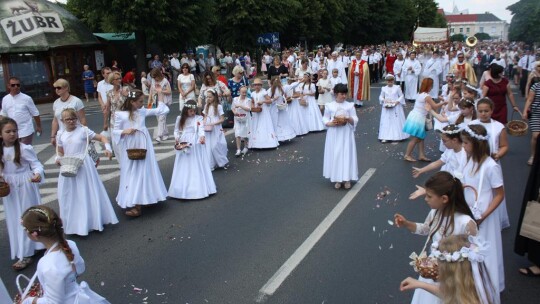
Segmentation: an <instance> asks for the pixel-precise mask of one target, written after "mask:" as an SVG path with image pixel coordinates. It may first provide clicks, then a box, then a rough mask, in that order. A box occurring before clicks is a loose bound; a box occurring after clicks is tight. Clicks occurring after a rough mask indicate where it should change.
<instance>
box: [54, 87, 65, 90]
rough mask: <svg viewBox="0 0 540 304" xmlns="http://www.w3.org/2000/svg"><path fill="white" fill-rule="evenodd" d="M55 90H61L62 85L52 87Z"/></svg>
mask: <svg viewBox="0 0 540 304" xmlns="http://www.w3.org/2000/svg"><path fill="white" fill-rule="evenodd" d="M54 89H55V90H61V89H63V88H62V87H54Z"/></svg>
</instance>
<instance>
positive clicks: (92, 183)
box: [56, 109, 118, 236]
mask: <svg viewBox="0 0 540 304" xmlns="http://www.w3.org/2000/svg"><path fill="white" fill-rule="evenodd" d="M62 123H63V124H64V126H65V129H64V130H63V131H59V132H58V135H57V138H56V142H57V147H58V157H57V160H56V163H57V164H58V165H61V164H62V162H63V157H66V156H68V157H69V156H75V157H77V156H80V155H84V160H83V164H82V165H81V166H80V168H79V169H78V171H77V175H76V176H74V177H65V176H62V175H61V174H60V175H59V176H58V205H59V206H60V216H61V217H62V219H63V220H64V231H65V232H66V233H67V234H77V235H81V236H86V235H88V232H90V231H92V230H98V231H102V230H103V225H105V224H116V223H118V219H117V218H116V214H115V213H114V209H113V207H112V205H111V201H110V200H109V195H108V194H107V190H106V189H105V186H103V182H102V181H101V179H100V178H99V173H98V171H97V169H96V167H95V166H94V162H93V160H92V158H91V157H90V155H88V153H86V150H85V149H86V146H87V144H92V140H94V139H95V140H99V141H101V142H102V143H103V144H104V145H105V155H106V156H107V157H109V159H110V158H112V152H111V151H112V149H111V145H110V144H109V141H108V139H107V137H105V136H101V135H100V134H96V133H94V131H92V130H90V129H88V128H87V127H85V126H81V125H80V124H79V123H78V122H77V112H75V110H74V109H64V110H63V111H62Z"/></svg>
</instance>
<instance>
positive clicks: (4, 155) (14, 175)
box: [0, 117, 44, 270]
mask: <svg viewBox="0 0 540 304" xmlns="http://www.w3.org/2000/svg"><path fill="white" fill-rule="evenodd" d="M0 132H1V135H0V140H1V143H2V149H1V150H0V169H1V178H0V180H2V181H3V182H6V183H7V184H8V185H9V189H10V191H9V194H8V195H7V196H5V197H3V198H2V204H3V206H4V212H5V215H6V224H7V232H8V237H9V245H10V249H11V259H15V258H17V259H18V261H17V262H16V263H15V264H13V266H12V267H13V269H15V270H23V269H24V268H26V267H27V266H28V265H29V264H31V263H32V261H33V260H32V256H33V255H34V251H35V250H36V249H41V248H43V247H41V248H36V245H37V244H36V243H34V242H32V241H31V240H30V239H29V238H28V237H27V236H26V233H25V232H24V230H23V227H22V226H21V223H20V218H21V215H22V214H23V212H24V210H26V209H27V208H29V207H31V206H35V205H39V204H41V196H40V195H39V187H38V184H39V183H41V182H42V181H43V179H44V173H43V165H42V164H41V163H40V162H39V160H38V158H37V155H36V153H35V152H34V149H33V148H32V146H30V145H25V144H23V143H20V142H19V139H18V136H17V123H16V122H15V120H13V119H11V118H8V117H4V118H2V119H1V120H0Z"/></svg>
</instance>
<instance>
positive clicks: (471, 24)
mask: <svg viewBox="0 0 540 304" xmlns="http://www.w3.org/2000/svg"><path fill="white" fill-rule="evenodd" d="M444 17H445V18H446V22H447V24H448V29H449V31H450V36H451V35H455V34H463V35H465V36H474V35H475V34H477V33H486V34H488V35H489V36H490V37H491V39H493V40H499V41H508V28H509V24H508V23H507V22H506V21H504V20H501V19H499V18H498V17H497V16H495V15H493V14H492V13H489V12H485V13H483V14H469V13H468V12H467V11H465V12H460V11H458V10H457V9H456V8H455V9H454V12H451V13H448V12H445V13H444Z"/></svg>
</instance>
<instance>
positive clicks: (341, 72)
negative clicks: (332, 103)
mask: <svg viewBox="0 0 540 304" xmlns="http://www.w3.org/2000/svg"><path fill="white" fill-rule="evenodd" d="M337 57H338V52H336V51H334V52H332V58H331V59H329V60H328V66H327V69H328V71H332V70H333V69H337V70H338V76H339V78H341V83H344V84H347V83H348V81H347V74H345V67H344V66H343V64H342V63H341V61H338V60H337Z"/></svg>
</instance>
